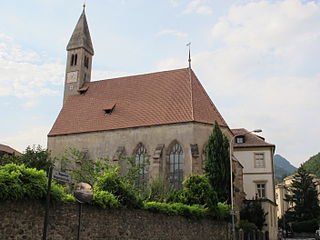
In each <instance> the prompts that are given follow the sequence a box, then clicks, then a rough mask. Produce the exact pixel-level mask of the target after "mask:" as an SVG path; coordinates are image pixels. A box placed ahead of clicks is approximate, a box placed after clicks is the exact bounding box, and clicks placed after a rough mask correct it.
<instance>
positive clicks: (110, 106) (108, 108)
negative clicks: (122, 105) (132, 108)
mask: <svg viewBox="0 0 320 240" xmlns="http://www.w3.org/2000/svg"><path fill="white" fill-rule="evenodd" d="M115 106H116V104H114V103H111V104H107V105H106V106H105V107H104V108H103V111H104V113H105V115H111V113H112V112H113V110H114V107H115Z"/></svg>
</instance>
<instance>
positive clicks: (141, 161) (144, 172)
mask: <svg viewBox="0 0 320 240" xmlns="http://www.w3.org/2000/svg"><path fill="white" fill-rule="evenodd" d="M135 163H136V165H137V166H139V169H140V170H139V177H138V179H137V184H138V186H144V185H146V183H147V182H148V157H147V150H146V148H145V147H144V145H143V144H141V143H140V144H139V145H138V147H137V149H136V151H135Z"/></svg>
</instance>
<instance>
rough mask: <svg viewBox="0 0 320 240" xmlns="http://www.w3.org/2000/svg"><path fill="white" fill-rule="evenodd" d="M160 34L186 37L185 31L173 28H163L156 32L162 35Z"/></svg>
mask: <svg viewBox="0 0 320 240" xmlns="http://www.w3.org/2000/svg"><path fill="white" fill-rule="evenodd" d="M162 35H173V36H176V37H188V34H187V33H183V32H179V31H177V30H173V29H164V30H161V31H160V32H158V33H157V36H162Z"/></svg>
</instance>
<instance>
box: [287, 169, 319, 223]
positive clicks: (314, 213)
mask: <svg viewBox="0 0 320 240" xmlns="http://www.w3.org/2000/svg"><path fill="white" fill-rule="evenodd" d="M288 190H289V193H290V194H286V199H285V201H287V202H289V204H290V206H292V207H290V208H289V209H288V211H287V216H288V218H289V219H290V220H291V221H296V222H301V221H305V220H310V219H313V218H317V217H319V215H320V207H319V200H318V193H317V190H316V187H315V184H314V182H313V178H312V177H311V176H310V175H309V173H308V172H307V171H306V170H305V169H304V168H303V166H301V167H300V168H299V169H298V172H297V173H296V174H295V175H294V177H293V180H292V184H291V187H289V189H288Z"/></svg>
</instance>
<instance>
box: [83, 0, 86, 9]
mask: <svg viewBox="0 0 320 240" xmlns="http://www.w3.org/2000/svg"><path fill="white" fill-rule="evenodd" d="M82 6H83V10H85V8H86V0H84V1H83V5H82Z"/></svg>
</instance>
